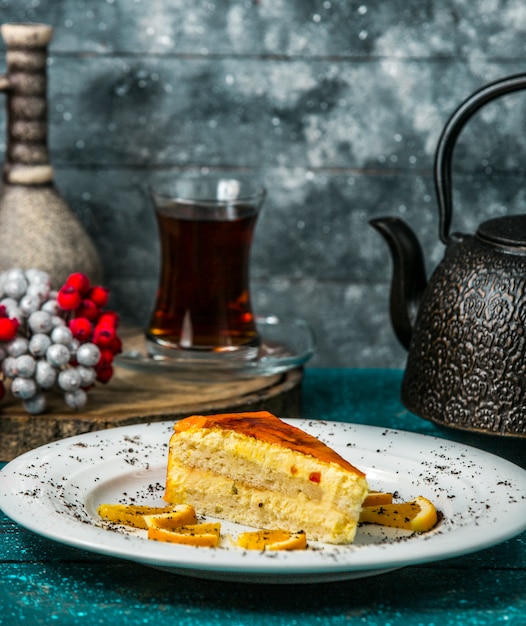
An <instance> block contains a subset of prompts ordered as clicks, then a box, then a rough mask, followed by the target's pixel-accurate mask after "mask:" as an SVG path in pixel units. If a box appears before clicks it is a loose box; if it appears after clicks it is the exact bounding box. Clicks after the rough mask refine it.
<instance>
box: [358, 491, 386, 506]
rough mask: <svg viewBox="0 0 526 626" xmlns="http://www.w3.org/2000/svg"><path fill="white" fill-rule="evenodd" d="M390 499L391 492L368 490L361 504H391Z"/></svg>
mask: <svg viewBox="0 0 526 626" xmlns="http://www.w3.org/2000/svg"><path fill="white" fill-rule="evenodd" d="M392 501H393V494H392V493H384V492H382V491H369V493H368V494H367V497H366V498H365V500H364V501H363V504H362V506H378V505H379V504H391V503H392Z"/></svg>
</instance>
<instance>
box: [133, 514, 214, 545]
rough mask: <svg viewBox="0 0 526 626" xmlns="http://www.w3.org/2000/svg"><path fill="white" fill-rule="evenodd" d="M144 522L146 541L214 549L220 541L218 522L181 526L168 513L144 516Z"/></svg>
mask: <svg viewBox="0 0 526 626" xmlns="http://www.w3.org/2000/svg"><path fill="white" fill-rule="evenodd" d="M144 520H145V522H146V525H147V526H148V539H153V540H154V541H165V542H167V543H178V544H184V545H188V546H200V547H206V548H216V547H217V546H218V545H219V542H220V539H221V524H220V523H219V522H208V523H203V524H184V525H181V524H179V523H178V520H177V519H173V518H172V516H171V515H170V513H167V514H164V515H145V516H144Z"/></svg>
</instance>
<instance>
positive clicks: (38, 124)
mask: <svg viewBox="0 0 526 626" xmlns="http://www.w3.org/2000/svg"><path fill="white" fill-rule="evenodd" d="M51 33H52V30H51V29H50V28H49V27H47V26H44V25H41V24H34V25H31V24H23V25H17V24H5V25H3V26H2V37H3V38H4V40H5V42H6V46H7V52H6V61H7V72H6V74H5V76H4V77H3V78H4V83H5V89H4V90H5V92H6V98H7V108H6V110H7V149H6V159H5V163H4V170H3V178H4V181H5V182H7V183H11V184H22V185H42V184H48V183H51V182H52V181H53V168H52V166H51V163H50V159H49V152H48V145H47V134H48V120H47V56H48V55H47V44H48V41H49V40H50V39H51ZM4 83H2V85H4Z"/></svg>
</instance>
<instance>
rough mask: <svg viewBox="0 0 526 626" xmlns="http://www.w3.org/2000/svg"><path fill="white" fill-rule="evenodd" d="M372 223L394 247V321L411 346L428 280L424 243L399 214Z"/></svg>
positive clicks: (401, 337)
mask: <svg viewBox="0 0 526 626" xmlns="http://www.w3.org/2000/svg"><path fill="white" fill-rule="evenodd" d="M369 223H370V224H371V226H373V228H375V229H376V230H377V231H378V232H379V233H380V234H381V235H382V236H383V238H384V239H385V240H386V242H387V244H388V246H389V249H390V251H391V256H392V259H393V274H392V279H391V295H390V313H391V324H392V325H393V329H394V331H395V334H396V336H397V338H398V340H399V341H400V343H401V344H402V345H403V346H404V348H406V349H409V343H410V341H411V335H412V334H413V327H414V323H415V320H416V316H417V313H418V308H419V306H420V300H421V297H422V294H423V292H424V289H425V287H426V284H427V279H426V271H425V261H424V255H423V253H422V247H421V246H420V243H419V241H418V239H417V238H416V235H415V234H414V232H413V231H412V230H411V228H409V226H408V225H407V224H406V223H405V222H404V221H403V220H401V219H400V218H398V217H379V218H375V219H372V220H370V221H369Z"/></svg>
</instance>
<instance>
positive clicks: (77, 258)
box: [0, 24, 102, 285]
mask: <svg viewBox="0 0 526 626" xmlns="http://www.w3.org/2000/svg"><path fill="white" fill-rule="evenodd" d="M0 32H1V34H2V38H3V39H4V41H5V44H6V48H7V51H6V64H7V71H6V73H5V74H4V75H2V76H0V90H1V91H4V92H5V94H6V104H7V107H6V113H7V119H6V127H7V144H6V156H5V163H4V168H3V177H2V178H3V180H2V185H1V188H0V271H3V270H6V269H9V268H12V267H21V268H22V269H29V268H31V267H35V268H38V269H41V270H45V271H47V272H48V273H49V274H50V276H51V280H52V284H54V285H61V284H62V283H63V282H64V281H65V279H66V278H67V277H68V275H69V274H71V273H73V272H84V273H85V274H87V275H88V276H89V277H90V279H91V280H92V281H93V282H99V283H100V282H101V280H102V266H101V262H100V259H99V256H98V253H97V250H96V249H95V247H94V245H93V243H92V241H91V239H90V237H89V236H88V233H87V232H86V230H85V229H84V227H83V225H82V224H81V223H80V221H79V220H78V218H77V217H76V216H75V214H74V213H73V211H72V210H71V208H70V207H69V206H68V205H67V204H66V202H65V201H64V199H63V198H62V197H61V195H60V194H59V192H58V191H57V189H56V187H55V184H54V174H53V167H52V165H51V163H50V158H49V153H48V145H47V138H48V120H47V110H48V99H47V54H48V53H47V46H48V43H49V41H50V40H51V38H52V36H53V29H52V28H51V27H50V26H48V25H45V24H4V25H2V27H1V28H0Z"/></svg>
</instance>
